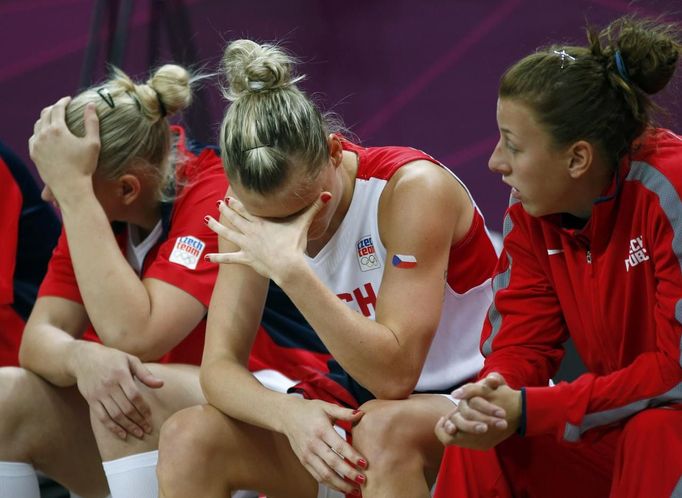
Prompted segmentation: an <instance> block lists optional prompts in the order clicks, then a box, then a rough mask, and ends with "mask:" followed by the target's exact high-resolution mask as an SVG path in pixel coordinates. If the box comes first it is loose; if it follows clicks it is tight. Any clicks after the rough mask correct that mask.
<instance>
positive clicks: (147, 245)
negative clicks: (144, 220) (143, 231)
mask: <svg viewBox="0 0 682 498" xmlns="http://www.w3.org/2000/svg"><path fill="white" fill-rule="evenodd" d="M162 234H163V225H162V224H161V220H159V222H158V223H157V224H156V226H155V227H154V229H153V230H152V231H151V232H149V235H147V236H146V237H145V238H144V240H142V241H140V229H139V228H138V227H137V226H136V225H131V224H128V246H127V247H126V259H127V260H128V263H130V266H132V267H133V270H135V272H136V273H137V274H138V275H139V274H140V273H142V263H143V262H144V258H145V256H147V253H148V252H149V250H150V249H151V248H152V247H154V245H155V244H156V243H157V242H158V240H159V239H160V238H161V235H162Z"/></svg>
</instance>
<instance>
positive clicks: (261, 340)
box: [248, 326, 332, 380]
mask: <svg viewBox="0 0 682 498" xmlns="http://www.w3.org/2000/svg"><path fill="white" fill-rule="evenodd" d="M331 357H332V356H331V355H330V354H329V353H316V352H314V351H310V350H307V349H303V348H299V347H283V346H279V345H277V344H276V343H275V342H274V341H273V340H272V338H271V337H270V336H269V335H268V333H267V332H266V331H265V329H263V327H262V326H261V327H259V329H258V333H257V334H256V339H255V341H254V343H253V347H252V348H251V355H250V356H249V364H248V368H249V370H251V371H252V372H257V371H258V370H267V369H274V370H277V371H278V372H280V373H282V374H284V375H285V376H286V377H288V378H290V379H292V380H301V379H304V378H308V377H309V376H310V375H311V374H310V372H312V371H315V372H319V373H321V374H326V373H327V372H329V368H328V367H327V362H328V361H329V360H330V359H331Z"/></svg>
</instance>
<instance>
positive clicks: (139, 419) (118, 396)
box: [73, 342, 163, 440]
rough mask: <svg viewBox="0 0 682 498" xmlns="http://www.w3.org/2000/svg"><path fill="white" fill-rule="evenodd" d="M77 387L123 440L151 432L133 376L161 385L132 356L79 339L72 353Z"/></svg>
mask: <svg viewBox="0 0 682 498" xmlns="http://www.w3.org/2000/svg"><path fill="white" fill-rule="evenodd" d="M73 363H74V371H75V374H76V382H77V385H78V390H79V391H80V393H81V394H82V395H83V398H85V400H86V401H87V402H88V405H89V406H90V410H91V412H92V413H94V414H95V416H96V417H97V419H98V420H99V421H100V422H101V423H102V425H104V426H105V427H107V428H108V429H109V430H110V431H111V432H113V433H114V434H116V435H117V436H118V437H120V438H121V439H123V440H125V439H126V438H127V436H128V434H132V435H134V436H135V437H137V438H139V439H142V438H143V437H144V435H145V433H147V434H149V433H151V432H152V414H151V409H150V408H149V405H148V404H147V402H146V401H145V400H144V397H143V395H142V393H141V392H140V389H139V387H138V385H137V383H136V382H135V379H137V380H139V381H140V382H142V383H143V384H144V385H146V386H148V387H151V388H159V387H161V386H163V381H162V380H161V379H159V378H157V377H155V376H154V375H153V374H152V373H151V372H150V371H149V370H148V369H147V368H146V367H145V366H144V365H143V364H142V362H141V361H140V360H139V359H138V358H137V357H135V356H132V355H129V354H127V353H124V352H122V351H119V350H117V349H112V348H108V347H106V346H102V345H101V344H96V343H88V342H82V343H81V347H80V348H79V349H78V350H77V353H76V355H75V357H74V362H73Z"/></svg>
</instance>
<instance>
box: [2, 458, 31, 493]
mask: <svg viewBox="0 0 682 498" xmlns="http://www.w3.org/2000/svg"><path fill="white" fill-rule="evenodd" d="M0 498H40V488H39V487H38V476H37V475H36V471H35V469H34V468H33V465H31V464H30V463H19V462H0Z"/></svg>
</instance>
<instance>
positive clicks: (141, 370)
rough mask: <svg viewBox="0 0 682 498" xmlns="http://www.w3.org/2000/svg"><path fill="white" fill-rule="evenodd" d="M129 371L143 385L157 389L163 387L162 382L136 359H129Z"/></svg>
mask: <svg viewBox="0 0 682 498" xmlns="http://www.w3.org/2000/svg"><path fill="white" fill-rule="evenodd" d="M129 363H130V371H131V372H132V373H133V375H134V376H135V377H137V378H138V379H139V380H140V382H142V383H143V384H144V385H146V386H148V387H151V388H154V389H158V388H159V387H161V386H163V380H161V379H159V378H158V377H157V376H155V375H154V374H153V373H152V372H151V371H150V370H149V369H148V368H147V367H145V366H144V365H143V364H142V362H141V361H140V360H138V359H137V358H129Z"/></svg>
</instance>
